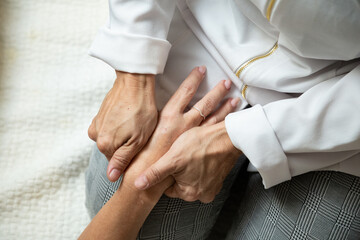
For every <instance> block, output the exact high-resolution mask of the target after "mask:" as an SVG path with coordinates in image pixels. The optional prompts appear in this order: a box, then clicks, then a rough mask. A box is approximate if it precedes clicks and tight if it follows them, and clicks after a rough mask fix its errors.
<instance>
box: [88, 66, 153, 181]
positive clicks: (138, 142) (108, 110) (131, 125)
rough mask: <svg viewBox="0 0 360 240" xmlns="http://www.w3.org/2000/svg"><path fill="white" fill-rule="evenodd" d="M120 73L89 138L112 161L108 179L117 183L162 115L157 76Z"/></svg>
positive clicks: (93, 124)
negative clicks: (156, 99)
mask: <svg viewBox="0 0 360 240" xmlns="http://www.w3.org/2000/svg"><path fill="white" fill-rule="evenodd" d="M116 74H117V78H116V80H115V83H114V85H113V87H112V89H111V90H110V91H109V92H108V94H107V95H106V97H105V99H104V101H103V103H102V105H101V107H100V110H99V112H98V114H97V115H96V116H95V118H94V119H93V121H92V123H91V125H90V127H89V130H88V134H89V137H90V138H91V139H92V140H94V141H96V143H97V146H98V148H99V150H100V151H101V152H102V153H103V154H104V155H105V156H106V158H107V159H108V160H109V165H108V169H107V176H108V178H109V180H110V181H113V182H114V181H116V180H117V179H118V178H119V177H120V175H121V174H122V173H123V172H124V170H125V169H126V167H127V166H128V165H129V163H130V162H131V160H132V158H133V157H134V156H135V155H136V154H137V153H138V152H139V151H140V150H141V149H142V148H143V146H144V145H145V144H146V143H147V141H148V139H149V137H150V136H151V134H152V132H153V131H154V129H155V126H156V123H157V115H158V111H157V108H156V103H155V93H154V87H155V77H154V76H153V75H145V74H130V73H124V72H116Z"/></svg>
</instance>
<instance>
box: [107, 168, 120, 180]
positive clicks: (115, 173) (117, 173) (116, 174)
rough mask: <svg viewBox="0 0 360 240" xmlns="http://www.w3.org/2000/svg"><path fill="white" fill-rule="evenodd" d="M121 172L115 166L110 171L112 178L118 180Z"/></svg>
mask: <svg viewBox="0 0 360 240" xmlns="http://www.w3.org/2000/svg"><path fill="white" fill-rule="evenodd" d="M120 174H121V173H120V171H119V170H118V169H116V168H114V169H113V170H111V171H110V174H109V177H110V179H111V180H113V181H116V180H118V179H119V177H120Z"/></svg>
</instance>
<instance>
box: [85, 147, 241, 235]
mask: <svg viewBox="0 0 360 240" xmlns="http://www.w3.org/2000/svg"><path fill="white" fill-rule="evenodd" d="M244 162H245V159H244V158H242V159H239V161H238V163H237V164H236V165H235V167H234V168H233V170H232V171H231V172H230V174H229V175H228V177H227V178H226V180H225V181H224V185H223V188H222V190H221V191H220V193H219V194H218V195H217V196H216V198H215V200H214V201H213V202H211V203H209V204H203V203H201V202H199V201H195V202H185V201H183V200H181V199H174V198H168V197H166V196H165V195H164V196H162V197H161V199H160V200H159V202H158V203H157V205H156V206H155V208H154V209H153V210H152V212H151V213H150V215H149V216H148V218H147V219H146V221H145V223H144V225H143V227H142V228H141V230H140V232H139V236H138V239H204V238H205V237H206V236H207V235H208V234H209V233H210V231H211V229H212V227H213V225H214V224H215V222H216V219H217V216H218V215H219V213H220V211H221V209H222V207H223V205H224V202H225V201H226V199H227V197H228V195H229V192H230V189H231V186H232V183H233V182H234V180H235V178H236V175H237V172H238V171H239V169H240V168H241V167H242V166H243V163H244ZM106 168H107V159H106V157H105V156H104V155H103V154H101V153H100V152H99V150H98V149H97V148H96V146H95V147H94V149H93V152H92V155H91V158H90V163H89V168H88V169H87V171H86V175H85V176H86V207H87V209H88V212H89V215H90V216H91V217H94V216H95V215H96V213H97V212H98V211H99V210H100V209H101V208H102V206H103V205H104V204H105V203H106V202H107V201H108V200H109V199H110V198H111V196H112V195H113V194H114V193H115V191H116V190H117V189H118V187H119V185H120V184H121V179H119V180H118V181H117V182H115V183H112V182H110V181H109V180H108V179H107V177H106Z"/></svg>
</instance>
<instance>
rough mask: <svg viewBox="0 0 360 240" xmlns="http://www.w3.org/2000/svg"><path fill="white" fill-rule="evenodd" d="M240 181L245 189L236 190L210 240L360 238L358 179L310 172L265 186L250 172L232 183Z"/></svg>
mask: <svg viewBox="0 0 360 240" xmlns="http://www.w3.org/2000/svg"><path fill="white" fill-rule="evenodd" d="M241 181H242V183H243V184H246V188H244V189H243V190H242V191H241V190H240V191H236V189H235V191H232V195H231V197H230V198H229V200H228V201H227V202H226V204H225V206H224V209H223V211H222V213H221V215H220V217H219V220H222V224H220V223H219V221H218V222H217V224H216V226H215V227H214V229H213V233H212V239H231V240H233V239H247V240H248V239H250V240H251V239H276V240H277V239H360V178H359V177H355V176H352V175H348V174H345V173H340V172H329V171H326V172H325V171H324V172H311V173H307V174H303V175H301V176H297V177H294V178H293V179H292V180H290V181H287V182H285V183H282V184H279V185H277V186H275V187H273V188H270V189H264V187H263V185H262V179H261V176H260V175H259V174H258V173H249V174H248V177H247V182H246V183H244V181H245V180H244V178H242V179H240V180H239V179H237V180H236V182H235V184H234V187H235V186H236V187H238V184H239V182H241ZM234 192H235V193H234ZM240 195H241V196H240ZM214 236H218V237H216V238H213V237H214ZM225 236H226V237H225Z"/></svg>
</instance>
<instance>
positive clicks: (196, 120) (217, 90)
mask: <svg viewBox="0 0 360 240" xmlns="http://www.w3.org/2000/svg"><path fill="white" fill-rule="evenodd" d="M230 88H231V81H230V80H223V81H221V82H219V83H218V84H217V85H216V86H215V87H214V88H213V89H212V90H211V91H210V92H208V93H207V94H206V95H205V96H204V97H203V98H202V99H201V100H200V101H199V102H197V103H196V104H195V105H194V107H195V108H196V109H195V108H191V109H190V110H189V111H188V112H187V113H185V118H186V119H188V120H189V121H190V122H192V123H193V124H194V126H198V125H199V124H200V123H201V122H202V121H203V120H204V118H203V116H202V115H204V116H208V115H209V114H210V113H211V112H212V111H214V109H215V108H216V107H217V105H218V104H219V102H220V101H221V100H222V99H223V98H224V97H225V96H226V94H227V93H228V92H229V90H230Z"/></svg>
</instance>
